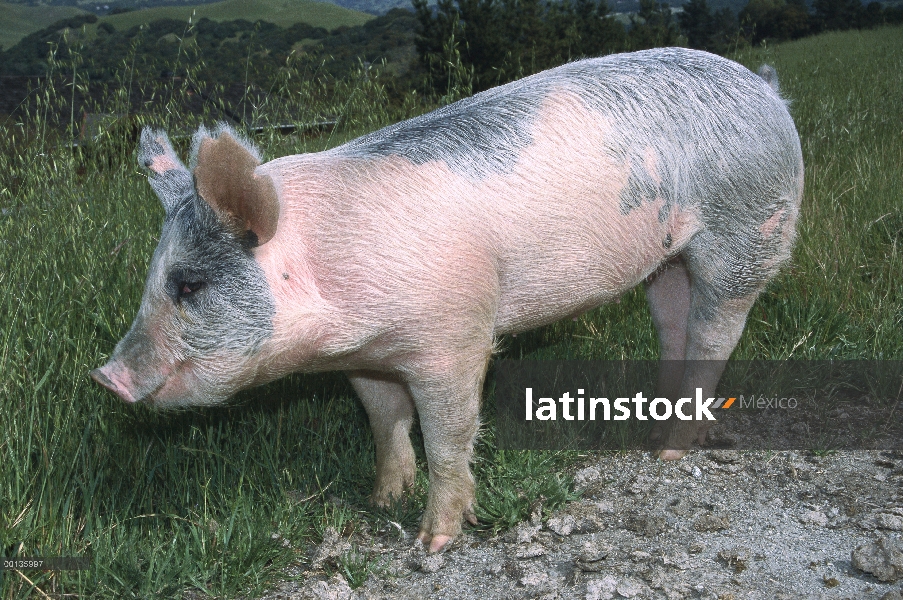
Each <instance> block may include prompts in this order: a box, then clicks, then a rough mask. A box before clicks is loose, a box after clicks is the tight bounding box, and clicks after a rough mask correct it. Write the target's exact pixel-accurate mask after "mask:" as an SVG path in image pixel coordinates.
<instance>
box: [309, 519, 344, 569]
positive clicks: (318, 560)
mask: <svg viewBox="0 0 903 600" xmlns="http://www.w3.org/2000/svg"><path fill="white" fill-rule="evenodd" d="M350 550H351V544H350V543H349V542H348V540H346V539H343V538H342V537H341V536H340V535H339V532H338V531H336V529H335V528H334V527H327V528H326V531H324V532H323V542H322V543H321V544H320V545H319V546H317V549H316V550H315V551H314V555H313V559H312V560H311V566H312V567H313V568H314V569H321V568H323V563H325V562H326V561H328V560H334V559H336V558H338V557H339V556H342V555H343V554H345V553H346V552H349V551H350Z"/></svg>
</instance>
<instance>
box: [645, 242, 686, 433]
mask: <svg viewBox="0 0 903 600" xmlns="http://www.w3.org/2000/svg"><path fill="white" fill-rule="evenodd" d="M646 300H647V301H648V302H649V312H650V313H651V315H652V324H653V325H654V326H655V330H656V333H657V334H658V345H659V350H660V353H661V361H660V363H659V371H658V383H657V385H656V395H657V397H662V398H669V399H672V400H673V399H675V398H677V397H678V394H679V393H680V385H681V382H682V381H683V374H684V362H683V361H684V357H685V355H686V349H687V321H688V319H689V315H690V274H689V273H688V272H687V265H686V264H685V263H684V261H683V259H681V258H680V257H678V258H677V259H675V260H673V261H671V262H670V263H668V264H667V265H666V266H665V268H663V269H662V270H660V271H658V272H657V273H655V274H654V275H652V276H650V277H649V278H648V279H647V281H646ZM661 435H662V426H661V425H660V424H656V425H655V426H654V427H653V429H652V432H651V433H650V435H649V439H650V440H657V439H659V438H661Z"/></svg>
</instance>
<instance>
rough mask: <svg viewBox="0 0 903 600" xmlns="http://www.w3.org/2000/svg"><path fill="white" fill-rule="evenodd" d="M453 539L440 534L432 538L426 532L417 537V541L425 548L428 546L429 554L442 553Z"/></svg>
mask: <svg viewBox="0 0 903 600" xmlns="http://www.w3.org/2000/svg"><path fill="white" fill-rule="evenodd" d="M451 539H452V536H450V535H442V534H439V535H433V536H431V535H430V534H428V533H427V532H425V531H421V532H420V534H419V535H418V536H417V541H418V542H420V543H421V544H423V545H424V546H428V550H429V552H439V551H441V550H442V549H443V548H444V547H445V544H447V543H448V542H449V540H451Z"/></svg>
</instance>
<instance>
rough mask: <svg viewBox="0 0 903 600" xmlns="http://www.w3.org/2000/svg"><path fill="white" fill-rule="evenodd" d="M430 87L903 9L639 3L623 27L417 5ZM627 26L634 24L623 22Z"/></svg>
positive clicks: (840, 24)
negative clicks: (735, 7)
mask: <svg viewBox="0 0 903 600" xmlns="http://www.w3.org/2000/svg"><path fill="white" fill-rule="evenodd" d="M412 1H413V5H414V11H415V13H416V16H417V21H418V23H419V31H418V36H417V40H416V44H417V52H418V56H419V60H420V62H421V65H422V67H423V68H424V69H425V70H426V72H427V73H428V78H429V85H430V86H431V87H432V89H433V90H434V91H435V92H437V93H438V94H440V95H446V94H450V93H452V91H453V90H452V88H457V89H458V93H459V94H460V93H467V92H471V91H480V90H484V89H487V88H490V87H492V86H495V85H498V84H501V83H506V82H508V81H512V80H514V79H517V78H519V77H522V76H524V75H529V74H531V73H536V72H538V71H542V70H544V69H547V68H550V67H553V66H556V65H559V64H562V63H564V62H567V61H569V60H574V59H576V58H580V57H584V56H598V55H602V54H609V53H612V52H623V51H630V50H642V49H646V48H654V47H660V46H669V45H675V44H679V45H686V46H689V47H691V48H698V49H700V50H707V51H709V52H715V53H719V54H723V53H725V52H728V51H730V50H731V49H734V48H737V47H742V46H745V45H748V44H759V43H761V42H762V41H763V40H775V41H782V40H790V39H797V38H800V37H803V36H806V35H812V34H816V33H820V32H822V31H830V30H842V29H850V28H868V27H874V26H877V25H881V24H884V23H901V22H903V7H896V8H887V7H884V6H882V5H881V4H880V3H879V2H871V3H870V4H868V5H863V4H862V2H860V0H814V2H813V5H812V8H811V9H810V8H809V7H808V6H807V5H806V3H805V0H749V3H748V4H747V5H746V6H745V7H744V8H743V9H742V10H741V11H740V13H739V14H735V13H734V12H733V11H731V10H730V9H728V8H722V9H719V10H713V9H712V8H711V7H710V6H709V4H708V1H707V0H689V2H687V3H686V4H684V6H683V10H682V11H680V12H675V11H672V10H671V7H670V5H668V4H666V3H664V2H659V1H658V0H640V9H639V12H638V13H636V14H634V15H631V16H629V17H626V18H622V19H620V20H618V19H616V18H615V16H614V15H613V14H612V13H611V10H610V8H609V6H608V4H607V2H606V0H439V2H438V4H437V5H436V6H435V7H431V6H429V5H428V4H427V0H412ZM625 21H626V22H625Z"/></svg>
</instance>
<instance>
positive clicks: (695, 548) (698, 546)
mask: <svg viewBox="0 0 903 600" xmlns="http://www.w3.org/2000/svg"><path fill="white" fill-rule="evenodd" d="M687 552H689V553H690V554H699V553H700V552H705V544H703V543H702V542H693V543H692V544H690V545H689V546H687Z"/></svg>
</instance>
